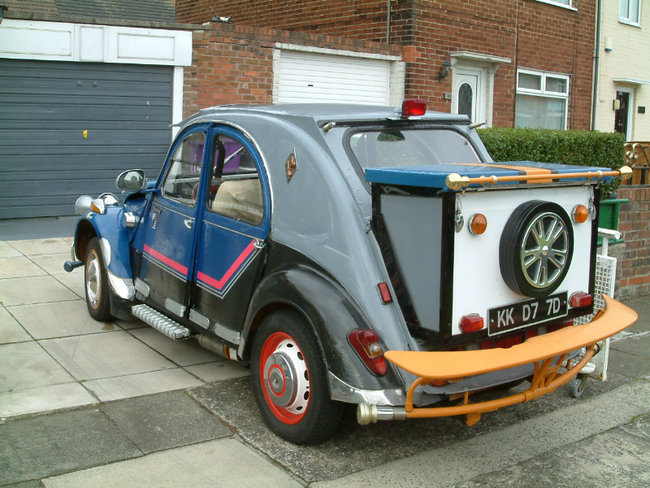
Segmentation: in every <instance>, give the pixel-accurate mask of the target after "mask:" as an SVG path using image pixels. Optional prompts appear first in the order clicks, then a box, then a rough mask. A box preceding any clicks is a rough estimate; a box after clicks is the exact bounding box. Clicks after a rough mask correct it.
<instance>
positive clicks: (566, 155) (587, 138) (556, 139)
mask: <svg viewBox="0 0 650 488" xmlns="http://www.w3.org/2000/svg"><path fill="white" fill-rule="evenodd" d="M478 134H479V136H480V137H481V139H482V140H483V143H484V144H485V147H486V148H487V150H488V152H489V153H490V155H491V156H492V159H494V160H495V161H541V162H544V163H559V164H573V165H577V166H600V167H606V168H612V169H618V168H620V167H621V166H622V165H623V164H624V163H625V157H624V145H625V136H624V135H623V134H620V133H618V132H614V133H605V132H589V131H577V130H550V129H510V128H504V127H492V128H489V129H479V130H478ZM619 183H620V181H619V179H618V178H617V179H615V181H614V183H612V184H611V185H603V193H604V194H607V193H608V192H611V191H614V190H615V189H616V187H618V185H619Z"/></svg>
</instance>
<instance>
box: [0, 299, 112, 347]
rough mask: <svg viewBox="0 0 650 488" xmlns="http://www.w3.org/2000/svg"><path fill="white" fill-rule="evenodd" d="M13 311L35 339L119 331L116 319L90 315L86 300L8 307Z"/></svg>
mask: <svg viewBox="0 0 650 488" xmlns="http://www.w3.org/2000/svg"><path fill="white" fill-rule="evenodd" d="M8 310H9V311H10V312H11V314H12V315H13V316H14V317H15V318H16V319H17V320H18V321H19V322H20V324H21V325H22V326H23V327H24V328H25V329H26V330H27V332H29V333H30V334H31V335H32V336H33V337H34V338H35V339H37V340H38V339H50V338H55V337H67V336H74V335H85V334H94V333H97V332H103V331H111V330H117V329H118V328H117V327H116V326H115V324H113V323H112V322H98V321H96V320H93V318H92V317H91V316H90V315H89V314H88V309H87V307H86V302H85V301H84V300H80V299H76V300H70V301H64V302H54V303H37V304H31V305H16V306H13V307H8Z"/></svg>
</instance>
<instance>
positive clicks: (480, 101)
mask: <svg viewBox="0 0 650 488" xmlns="http://www.w3.org/2000/svg"><path fill="white" fill-rule="evenodd" d="M451 105H452V106H451V110H452V112H453V113H456V114H465V115H467V116H468V117H469V119H470V121H471V122H472V123H473V124H476V123H480V122H487V120H486V116H485V74H484V70H482V69H479V68H465V67H463V68H457V69H455V70H454V79H453V94H452V101H451Z"/></svg>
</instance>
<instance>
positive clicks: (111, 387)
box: [84, 368, 203, 402]
mask: <svg viewBox="0 0 650 488" xmlns="http://www.w3.org/2000/svg"><path fill="white" fill-rule="evenodd" d="M201 384H203V381H201V380H200V379H198V378H196V377H195V376H194V375H192V374H190V373H188V372H187V371H184V370H183V369H180V368H175V369H163V370H160V371H151V372H148V373H138V374H129V375H124V376H115V377H112V378H103V379H98V380H90V381H84V386H85V387H86V388H87V389H88V390H90V391H92V392H93V394H94V395H95V396H97V398H99V399H100V400H101V401H103V402H108V401H112V400H119V399H122V398H131V397H136V396H141V395H151V394H154V393H160V392H163V391H171V390H179V389H182V388H193V387H196V386H199V385H201Z"/></svg>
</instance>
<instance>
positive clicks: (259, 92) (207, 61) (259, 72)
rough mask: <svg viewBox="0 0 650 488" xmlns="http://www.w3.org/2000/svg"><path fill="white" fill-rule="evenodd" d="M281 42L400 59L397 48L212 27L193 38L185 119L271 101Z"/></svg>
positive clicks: (299, 34)
mask: <svg viewBox="0 0 650 488" xmlns="http://www.w3.org/2000/svg"><path fill="white" fill-rule="evenodd" d="M278 42H281V43H286V44H294V45H301V46H311V47H319V48H325V49H334V50H344V51H355V52H364V53H378V54H385V55H390V56H398V55H399V54H400V52H401V50H400V47H399V46H389V45H387V44H380V43H375V42H369V41H362V40H358V39H349V38H345V39H343V38H336V37H334V36H327V35H320V34H314V33H305V32H289V31H279V30H274V29H266V28H257V27H249V26H245V25H239V24H224V23H209V24H207V25H205V26H204V29H202V30H196V31H194V33H193V55H192V66H191V67H189V68H186V69H185V80H184V81H185V85H184V88H185V93H184V102H183V113H184V115H185V116H188V115H190V114H192V113H194V112H196V111H198V110H199V109H201V108H205V107H209V106H212V105H222V104H229V103H246V104H256V103H271V102H272V101H273V50H274V47H275V44H276V43H278Z"/></svg>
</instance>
